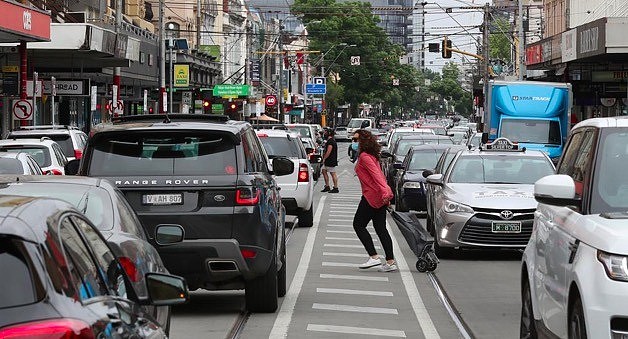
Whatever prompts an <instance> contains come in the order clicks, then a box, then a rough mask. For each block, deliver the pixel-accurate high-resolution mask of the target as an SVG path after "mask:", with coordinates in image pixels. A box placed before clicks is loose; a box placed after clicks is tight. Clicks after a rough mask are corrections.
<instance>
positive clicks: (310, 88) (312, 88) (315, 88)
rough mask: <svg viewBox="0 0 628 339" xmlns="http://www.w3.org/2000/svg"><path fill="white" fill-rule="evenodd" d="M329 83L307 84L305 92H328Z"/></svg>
mask: <svg viewBox="0 0 628 339" xmlns="http://www.w3.org/2000/svg"><path fill="white" fill-rule="evenodd" d="M326 93H327V85H325V84H322V85H317V84H305V94H326Z"/></svg>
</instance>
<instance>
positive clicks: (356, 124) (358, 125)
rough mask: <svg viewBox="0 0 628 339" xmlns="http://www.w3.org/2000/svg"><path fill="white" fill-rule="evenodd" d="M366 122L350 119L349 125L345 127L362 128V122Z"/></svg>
mask: <svg viewBox="0 0 628 339" xmlns="http://www.w3.org/2000/svg"><path fill="white" fill-rule="evenodd" d="M363 121H366V120H364V119H360V120H357V119H351V121H349V124H348V125H347V127H349V128H361V127H362V122H363Z"/></svg>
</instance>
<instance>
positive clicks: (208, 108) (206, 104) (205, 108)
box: [203, 99, 212, 114]
mask: <svg viewBox="0 0 628 339" xmlns="http://www.w3.org/2000/svg"><path fill="white" fill-rule="evenodd" d="M211 108H212V104H211V102H209V100H207V99H203V113H205V114H209V113H211V112H210V111H211Z"/></svg>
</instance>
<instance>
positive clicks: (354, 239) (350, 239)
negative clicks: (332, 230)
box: [325, 237, 378, 242]
mask: <svg viewBox="0 0 628 339" xmlns="http://www.w3.org/2000/svg"><path fill="white" fill-rule="evenodd" d="M325 240H347V241H360V239H358V238H339V237H325ZM376 241H378V240H377V239H373V242H376Z"/></svg>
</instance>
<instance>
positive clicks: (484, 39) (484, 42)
mask: <svg viewBox="0 0 628 339" xmlns="http://www.w3.org/2000/svg"><path fill="white" fill-rule="evenodd" d="M489 11H490V7H489V4H488V3H486V4H485V5H484V23H483V28H484V30H483V32H482V56H483V57H484V59H483V60H482V71H483V73H484V77H483V82H484V84H483V85H482V86H483V87H484V91H483V92H484V114H483V115H484V119H482V122H483V123H484V129H483V130H484V133H488V132H489V130H488V129H489V128H490V126H489V124H488V123H487V121H486V119H485V118H486V109H487V108H488V82H489V81H490V78H489V72H488V65H489V60H488V59H489V57H490V54H489V46H488V45H489V39H488V34H489V18H490V12H489Z"/></svg>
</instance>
